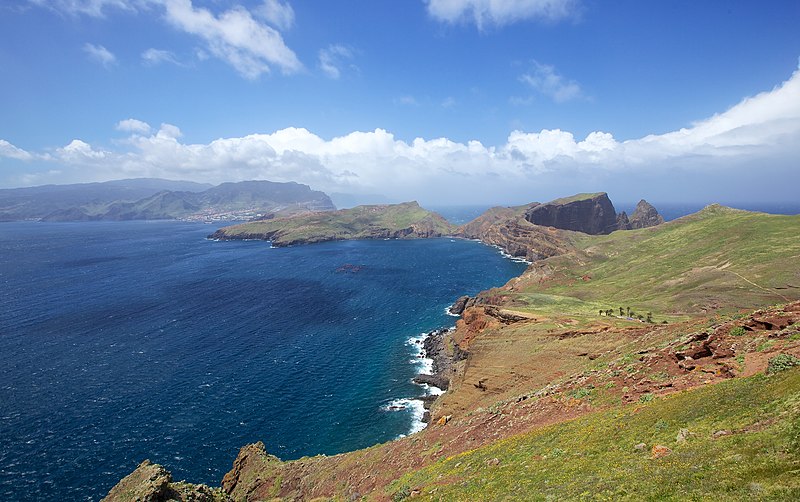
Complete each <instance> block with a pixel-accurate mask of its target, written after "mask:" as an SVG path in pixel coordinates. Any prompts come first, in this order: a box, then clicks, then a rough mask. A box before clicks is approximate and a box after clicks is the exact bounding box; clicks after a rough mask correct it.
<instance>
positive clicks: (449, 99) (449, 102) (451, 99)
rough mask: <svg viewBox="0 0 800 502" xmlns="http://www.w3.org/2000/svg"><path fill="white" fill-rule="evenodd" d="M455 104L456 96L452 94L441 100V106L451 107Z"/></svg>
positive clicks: (456, 102)
mask: <svg viewBox="0 0 800 502" xmlns="http://www.w3.org/2000/svg"><path fill="white" fill-rule="evenodd" d="M457 104H458V101H456V98H454V97H453V96H447V97H446V98H444V99H443V100H442V108H453V107H454V106H456V105H457Z"/></svg>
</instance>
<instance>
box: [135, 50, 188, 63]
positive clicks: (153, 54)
mask: <svg viewBox="0 0 800 502" xmlns="http://www.w3.org/2000/svg"><path fill="white" fill-rule="evenodd" d="M142 61H143V62H144V64H146V65H148V66H157V65H160V64H161V63H170V64H174V65H176V66H182V65H181V62H180V61H178V58H176V57H175V54H173V53H172V52H170V51H165V50H162V49H153V48H150V49H147V50H146V51H144V52H142Z"/></svg>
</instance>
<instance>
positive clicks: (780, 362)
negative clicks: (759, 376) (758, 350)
mask: <svg viewBox="0 0 800 502" xmlns="http://www.w3.org/2000/svg"><path fill="white" fill-rule="evenodd" d="M792 366H800V359H798V358H796V357H795V356H793V355H791V354H778V355H777V356H775V357H773V358H772V359H770V360H769V362H767V375H774V374H775V373H778V372H779V371H783V370H788V369H789V368H791V367H792Z"/></svg>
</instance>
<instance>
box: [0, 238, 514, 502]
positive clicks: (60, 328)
mask: <svg viewBox="0 0 800 502" xmlns="http://www.w3.org/2000/svg"><path fill="white" fill-rule="evenodd" d="M216 228H217V227H216V226H212V225H202V224H189V223H180V222H124V223H102V222H96V223H35V222H20V223H2V224H0V284H2V289H1V290H0V305H2V309H0V499H3V500H98V499H100V498H102V497H103V496H104V495H105V494H106V493H107V492H108V490H109V489H110V488H111V487H112V486H113V485H114V484H115V483H116V482H117V481H119V479H121V478H122V477H123V476H125V475H126V474H128V473H130V472H131V471H132V470H133V469H134V468H135V467H136V466H137V465H138V463H139V462H141V461H142V460H144V459H150V460H151V461H153V462H156V463H160V464H163V465H165V466H166V467H167V468H168V469H169V470H170V471H171V472H172V474H173V476H174V478H175V479H187V480H189V481H192V482H202V483H209V484H215V485H216V484H219V482H220V480H221V478H222V476H223V475H224V473H225V472H227V471H228V470H229V469H230V468H231V466H232V462H233V460H234V458H235V457H236V454H237V452H238V450H239V448H240V447H241V446H243V445H245V444H248V443H252V442H255V441H263V442H264V443H265V445H266V447H267V451H269V452H270V453H272V454H274V455H277V456H278V457H280V458H283V459H295V458H299V457H301V456H305V455H317V454H327V455H331V454H335V453H339V452H344V451H349V450H354V449H358V448H363V447H367V446H370V445H373V444H375V443H380V442H384V441H389V440H392V439H394V438H397V437H399V436H401V435H403V434H408V433H409V432H411V431H413V430H417V429H419V428H420V427H421V426H422V425H421V422H420V420H419V419H420V417H421V408H420V406H419V402H417V401H413V400H410V399H411V398H413V397H416V396H421V395H424V394H425V393H426V392H429V391H430V390H426V389H423V388H421V387H419V386H417V385H415V384H413V383H412V382H411V378H412V377H413V376H414V375H415V374H416V373H417V372H419V371H420V370H421V369H423V368H424V365H425V362H424V361H423V360H421V359H419V358H418V357H417V348H418V346H417V345H416V344H414V343H413V340H414V339H418V338H419V337H420V335H421V334H423V333H425V332H428V331H431V330H434V329H437V328H440V327H446V326H451V325H453V324H454V318H453V317H451V316H448V315H447V314H446V312H445V309H446V307H447V306H448V305H450V304H451V303H452V302H453V301H454V300H455V299H456V298H457V297H458V296H460V295H463V294H475V293H477V292H478V291H481V290H484V289H487V288H489V287H492V286H500V285H502V284H504V283H505V282H506V281H507V280H508V279H510V278H512V277H514V276H516V275H519V274H520V273H521V272H522V271H523V270H524V268H525V264H523V263H519V262H514V261H512V260H509V259H506V258H504V257H503V256H501V254H500V253H499V252H498V251H497V250H496V249H494V248H491V247H488V246H484V245H482V244H480V243H477V242H472V241H466V240H458V239H430V240H408V241H349V242H333V243H324V244H315V245H310V246H299V247H293V248H281V249H275V248H271V247H270V245H269V243H267V242H261V241H248V242H214V241H209V240H207V239H206V238H205V237H206V236H207V235H208V234H210V233H212V232H213V231H214V230H216ZM392 404H400V405H401V406H400V408H402V409H400V410H392V409H390V406H391V405H392Z"/></svg>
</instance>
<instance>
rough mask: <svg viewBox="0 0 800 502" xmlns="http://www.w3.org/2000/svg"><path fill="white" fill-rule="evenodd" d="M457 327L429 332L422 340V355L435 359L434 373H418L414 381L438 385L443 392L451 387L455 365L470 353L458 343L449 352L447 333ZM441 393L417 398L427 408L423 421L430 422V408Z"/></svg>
mask: <svg viewBox="0 0 800 502" xmlns="http://www.w3.org/2000/svg"><path fill="white" fill-rule="evenodd" d="M455 329H456V328H455V327H452V328H441V329H437V330H434V331H431V332H430V333H428V334H427V336H426V337H425V338H424V339H423V340H422V357H425V358H428V359H431V360H432V361H433V364H432V373H430V374H427V373H419V374H417V376H415V377H414V379H413V381H414V383H416V384H418V385H429V386H431V387H436V388H437V389H440V390H441V391H442V392H446V391H447V389H448V388H449V387H450V375H451V374H452V373H453V372H454V371H455V368H454V367H453V365H454V364H455V363H457V362H458V361H462V360H464V359H466V357H467V355H468V353H467V352H466V351H464V350H461V349H460V348H459V347H458V345H454V346H453V353H452V354H450V353H448V350H447V335H449V334H450V333H452V332H453V331H455ZM439 395H440V394H430V395H427V396H421V397H418V398H415V399H417V400H419V401H422V406H423V407H424V408H425V413H424V415H423V416H422V421H423V422H425V423H426V424H427V423H429V422H430V419H431V413H430V409H431V406H432V405H433V403H434V402H435V401H436V399H437V398H438V397H439Z"/></svg>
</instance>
